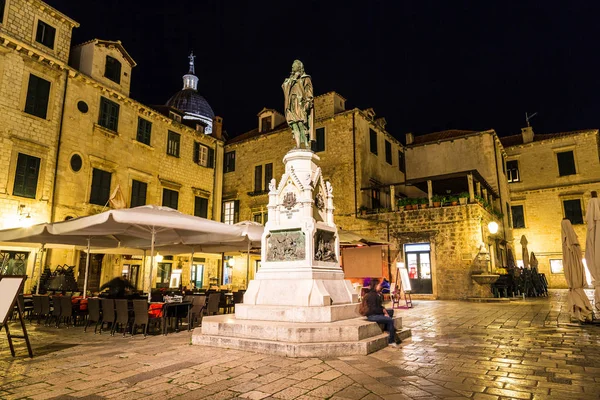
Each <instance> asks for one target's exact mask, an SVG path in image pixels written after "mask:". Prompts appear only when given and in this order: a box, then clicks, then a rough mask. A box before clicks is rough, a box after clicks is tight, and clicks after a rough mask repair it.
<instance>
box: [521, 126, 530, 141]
mask: <svg viewBox="0 0 600 400" xmlns="http://www.w3.org/2000/svg"><path fill="white" fill-rule="evenodd" d="M521 135H523V143H531V142H533V128H532V127H530V126H527V127H525V128H521Z"/></svg>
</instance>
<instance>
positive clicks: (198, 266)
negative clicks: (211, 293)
mask: <svg viewBox="0 0 600 400" xmlns="http://www.w3.org/2000/svg"><path fill="white" fill-rule="evenodd" d="M199 260H200V259H197V258H195V257H194V263H193V264H192V271H191V276H190V281H191V282H190V284H191V285H193V286H192V288H197V289H200V288H202V286H204V279H203V278H204V264H203V263H200V262H199ZM202 260H204V258H202Z"/></svg>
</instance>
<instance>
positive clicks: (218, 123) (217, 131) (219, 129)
mask: <svg viewBox="0 0 600 400" xmlns="http://www.w3.org/2000/svg"><path fill="white" fill-rule="evenodd" d="M212 135H213V136H214V138H215V139H219V140H223V118H221V117H219V116H217V115H215V119H213V131H212Z"/></svg>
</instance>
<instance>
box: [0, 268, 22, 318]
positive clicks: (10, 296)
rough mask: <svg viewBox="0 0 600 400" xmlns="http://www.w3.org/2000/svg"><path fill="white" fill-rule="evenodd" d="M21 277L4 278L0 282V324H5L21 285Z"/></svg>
mask: <svg viewBox="0 0 600 400" xmlns="http://www.w3.org/2000/svg"><path fill="white" fill-rule="evenodd" d="M23 279H24V278H23V277H22V276H4V277H2V279H1V280H0V322H1V323H5V322H6V318H7V317H8V316H9V313H10V312H12V310H13V309H12V307H13V303H14V300H15V298H16V297H17V293H18V292H19V288H20V287H21V283H22V282H23Z"/></svg>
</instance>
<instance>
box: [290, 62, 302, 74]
mask: <svg viewBox="0 0 600 400" xmlns="http://www.w3.org/2000/svg"><path fill="white" fill-rule="evenodd" d="M292 72H300V73H301V74H303V73H304V64H302V61H300V60H294V63H293V64H292Z"/></svg>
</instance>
